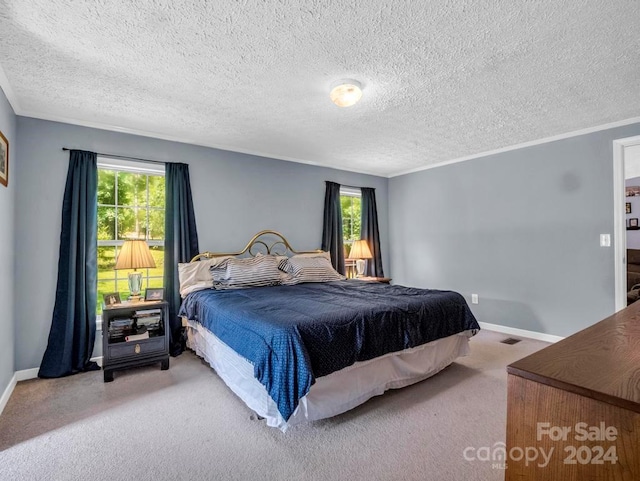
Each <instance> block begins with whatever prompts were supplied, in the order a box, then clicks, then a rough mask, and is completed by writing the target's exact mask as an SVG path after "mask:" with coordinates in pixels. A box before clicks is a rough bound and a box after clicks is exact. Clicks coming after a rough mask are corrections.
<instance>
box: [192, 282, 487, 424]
mask: <svg viewBox="0 0 640 481" xmlns="http://www.w3.org/2000/svg"><path fill="white" fill-rule="evenodd" d="M180 315H181V316H185V317H187V318H188V319H191V320H194V321H197V322H199V323H201V324H202V325H203V326H205V327H206V328H207V329H208V330H209V331H211V332H212V333H213V334H215V335H216V336H217V337H218V338H219V339H220V340H222V341H223V342H224V343H225V344H227V345H228V346H229V347H231V348H232V349H233V350H235V351H236V352H237V353H238V354H240V355H241V356H243V357H244V358H246V359H247V360H249V361H250V362H251V363H252V364H253V367H254V375H255V377H256V379H258V380H259V381H260V382H261V383H262V384H263V385H264V386H265V387H266V389H267V391H268V392H269V394H270V396H271V397H272V399H273V400H274V401H275V403H276V404H277V406H278V410H279V411H280V414H282V417H283V418H284V419H285V420H288V419H289V417H290V416H291V414H293V412H294V411H295V409H296V407H297V405H298V400H299V399H300V398H302V397H303V396H305V395H306V394H307V392H308V391H309V388H310V387H311V385H312V384H313V383H314V382H315V378H317V377H320V376H325V375H327V374H330V373H332V372H335V371H338V370H340V369H342V368H344V367H347V366H350V365H351V364H353V363H355V362H357V361H367V360H369V359H373V358H375V357H378V356H382V355H384V354H387V353H389V352H396V351H401V350H403V349H408V348H412V347H416V346H419V345H421V344H424V343H427V342H430V341H434V340H436V339H440V338H443V337H447V336H450V335H453V334H457V333H459V332H462V331H465V330H469V329H476V330H478V329H480V326H479V325H478V323H477V321H476V319H475V318H474V316H473V314H472V313H471V311H470V310H469V306H468V305H467V303H466V301H465V300H464V298H463V297H462V296H461V295H460V294H458V293H456V292H452V291H436V290H425V289H416V288H411V287H403V286H391V285H387V284H380V283H377V282H362V281H354V280H347V281H337V282H326V283H308V284H298V285H295V286H275V287H256V288H251V289H237V290H224V291H215V290H204V291H199V292H195V293H192V294H189V295H188V296H187V297H186V299H185V300H184V302H183V303H182V306H181V307H180Z"/></svg>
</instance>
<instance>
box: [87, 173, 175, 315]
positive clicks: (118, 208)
mask: <svg viewBox="0 0 640 481" xmlns="http://www.w3.org/2000/svg"><path fill="white" fill-rule="evenodd" d="M164 202H165V189H164V176H163V175H161V174H150V173H144V172H130V171H120V170H115V169H109V168H101V167H99V168H98V297H97V301H98V302H97V306H96V310H97V313H98V314H100V313H101V312H102V302H103V295H104V294H105V293H109V292H119V293H120V298H121V299H126V298H127V297H128V296H129V286H128V282H127V276H128V274H129V271H128V270H119V271H116V270H115V269H114V267H115V264H116V259H117V256H118V249H119V248H120V246H122V244H123V243H124V240H125V239H145V240H146V241H147V244H149V248H150V250H151V255H152V256H153V258H154V260H155V263H156V268H155V269H143V271H144V272H143V276H144V287H145V289H146V288H147V287H162V282H163V279H162V277H163V272H164Z"/></svg>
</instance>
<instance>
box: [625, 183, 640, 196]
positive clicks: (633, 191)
mask: <svg viewBox="0 0 640 481" xmlns="http://www.w3.org/2000/svg"><path fill="white" fill-rule="evenodd" d="M624 193H625V195H626V196H627V197H635V196H636V195H640V185H628V186H626V187H625V188H624Z"/></svg>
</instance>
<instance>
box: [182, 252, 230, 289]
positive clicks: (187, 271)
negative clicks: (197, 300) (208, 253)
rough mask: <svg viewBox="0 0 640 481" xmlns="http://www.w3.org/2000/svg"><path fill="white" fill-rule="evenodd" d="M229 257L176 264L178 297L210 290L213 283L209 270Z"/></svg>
mask: <svg viewBox="0 0 640 481" xmlns="http://www.w3.org/2000/svg"><path fill="white" fill-rule="evenodd" d="M231 257H232V256H223V257H212V258H211V259H202V260H199V261H196V262H188V263H180V264H178V279H179V280H180V295H181V296H182V297H183V298H184V297H186V296H187V294H190V293H192V292H195V291H200V290H202V289H211V288H212V287H213V281H212V280H211V274H210V273H209V269H211V268H212V267H215V266H217V265H219V264H220V263H222V262H223V261H225V260H226V259H230V258H231Z"/></svg>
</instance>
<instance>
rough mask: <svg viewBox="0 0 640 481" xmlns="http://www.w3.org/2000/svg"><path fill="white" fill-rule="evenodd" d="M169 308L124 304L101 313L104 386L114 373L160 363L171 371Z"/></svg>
mask: <svg viewBox="0 0 640 481" xmlns="http://www.w3.org/2000/svg"><path fill="white" fill-rule="evenodd" d="M168 317H169V304H168V303H167V302H165V301H152V302H131V303H128V302H123V303H122V304H117V305H114V306H107V307H105V308H104V310H103V311H102V369H103V370H104V382H111V381H113V371H116V370H120V369H129V368H131V367H137V366H143V365H145V364H154V363H156V362H160V363H162V364H161V368H162V370H163V371H165V370H167V369H169V326H168V324H167V322H168Z"/></svg>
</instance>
